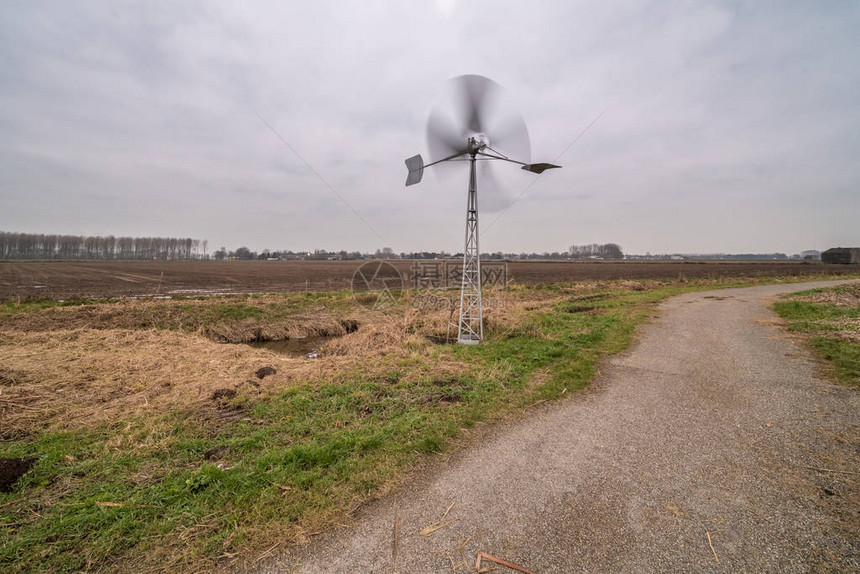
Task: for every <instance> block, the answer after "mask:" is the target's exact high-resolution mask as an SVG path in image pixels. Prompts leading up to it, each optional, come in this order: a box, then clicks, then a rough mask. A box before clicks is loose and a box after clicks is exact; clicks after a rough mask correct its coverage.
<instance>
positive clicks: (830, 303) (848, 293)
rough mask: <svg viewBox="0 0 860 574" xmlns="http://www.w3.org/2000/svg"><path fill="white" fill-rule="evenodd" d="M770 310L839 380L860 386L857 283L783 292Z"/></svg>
mask: <svg viewBox="0 0 860 574" xmlns="http://www.w3.org/2000/svg"><path fill="white" fill-rule="evenodd" d="M784 299H785V300H784V301H780V302H777V303H776V304H774V310H775V311H776V313H777V314H778V315H779V316H780V317H781V318H783V319H785V320H786V321H787V322H788V328H789V330H790V331H794V332H796V333H801V334H803V336H804V337H805V338H806V339H807V341H808V343H809V346H810V347H811V348H812V349H813V350H814V351H815V353H816V355H817V356H818V357H819V358H821V359H823V361H824V363H825V364H826V365H828V371H829V372H830V373H831V374H832V375H833V376H834V377H835V378H836V379H837V380H839V381H841V382H843V383H846V384H848V385H853V386H858V387H860V285H857V284H851V285H841V286H838V287H833V288H829V289H812V290H810V291H803V292H800V293H794V294H791V295H787V296H785V298H784Z"/></svg>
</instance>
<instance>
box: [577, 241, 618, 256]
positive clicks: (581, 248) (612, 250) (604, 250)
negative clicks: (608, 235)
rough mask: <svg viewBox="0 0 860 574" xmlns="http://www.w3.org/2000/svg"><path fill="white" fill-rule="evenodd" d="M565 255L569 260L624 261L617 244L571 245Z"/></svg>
mask: <svg viewBox="0 0 860 574" xmlns="http://www.w3.org/2000/svg"><path fill="white" fill-rule="evenodd" d="M567 254H568V255H569V256H570V258H571V259H624V253H623V252H622V251H621V246H620V245H618V244H617V243H606V244H604V245H599V244H597V243H591V244H589V245H571V246H570V247H568V248H567Z"/></svg>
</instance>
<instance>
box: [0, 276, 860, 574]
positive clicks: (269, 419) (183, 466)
mask: <svg viewBox="0 0 860 574" xmlns="http://www.w3.org/2000/svg"><path fill="white" fill-rule="evenodd" d="M759 282H760V281H759ZM740 284H744V282H743V280H733V281H732V283H731V284H727V283H725V282H720V283H718V284H717V286H721V287H722V286H730V285H740ZM713 286H715V283H714V282H710V283H708V282H702V283H699V284H697V285H693V286H685V285H680V284H675V285H669V286H662V287H657V288H652V289H649V290H642V291H631V290H625V289H623V288H621V287H619V286H617V285H615V284H611V283H610V284H607V285H605V286H603V287H601V288H600V289H599V291H598V292H596V293H592V294H590V296H589V297H587V298H585V297H582V296H581V295H577V294H573V292H568V291H565V288H564V287H560V286H552V287H546V288H520V289H521V292H524V291H528V290H529V289H531V290H533V291H534V292H535V293H536V294H541V293H545V292H547V291H549V292H552V293H554V294H563V297H562V298H561V299H560V300H559V301H558V302H557V303H555V304H554V307H553V308H552V309H550V310H544V311H541V312H538V311H535V312H533V313H531V314H530V315H529V316H528V317H527V320H526V321H525V322H524V324H522V325H519V327H518V328H517V329H515V330H513V331H507V330H504V329H502V328H498V329H496V330H495V331H494V330H490V331H489V332H488V333H487V335H488V336H487V341H486V342H485V343H484V344H481V345H478V346H459V345H439V346H433V347H430V348H429V350H426V351H424V352H423V354H422V353H414V354H412V355H410V356H408V357H406V358H403V357H399V358H392V359H390V360H388V362H387V363H385V364H384V365H383V366H382V372H384V373H385V374H384V375H381V376H380V375H379V372H380V370H379V369H376V370H373V371H369V370H365V369H362V368H361V366H360V365H358V366H355V367H353V368H350V369H346V370H344V371H343V372H340V373H338V374H337V376H336V377H335V379H334V380H306V381H298V382H296V383H295V384H294V385H293V386H291V387H289V388H287V389H286V390H284V391H283V392H281V393H280V394H277V395H273V396H268V397H266V398H265V399H263V400H260V401H258V402H256V403H253V404H245V405H244V406H245V407H246V409H247V410H245V411H244V412H243V414H242V416H241V418H238V419H236V420H232V421H231V420H226V421H225V420H219V419H217V418H215V419H199V418H194V417H190V416H189V414H188V413H186V412H168V413H161V414H159V415H157V416H150V417H149V418H135V419H131V420H125V421H122V423H121V424H104V425H99V426H96V427H94V428H88V429H85V430H82V431H78V432H75V433H63V432H47V431H46V432H43V433H41V434H39V433H37V434H34V435H31V436H29V437H24V438H21V439H18V440H9V441H5V442H2V443H0V457H12V456H36V457H38V458H39V460H38V462H37V463H36V465H35V467H34V469H33V470H32V471H31V472H30V473H28V474H27V475H26V476H25V477H24V478H23V479H22V480H21V481H19V483H18V484H17V486H16V487H15V490H14V491H13V492H11V493H8V494H0V570H2V571H3V572H10V573H17V572H73V571H79V570H87V571H100V570H105V571H109V570H117V569H128V570H135V569H142V568H146V567H148V568H153V567H154V568H157V569H160V570H168V571H174V570H177V571H207V570H211V569H212V568H214V567H216V566H217V565H219V564H225V563H227V562H228V561H229V560H230V558H231V557H232V556H234V555H237V554H238V555H239V556H249V555H253V554H254V553H259V552H261V551H263V550H265V549H267V548H269V547H271V546H272V545H273V544H276V543H281V544H289V543H291V542H294V541H296V540H298V539H299V538H300V537H301V536H302V535H304V534H307V533H310V532H316V531H320V530H322V529H325V528H327V527H329V526H331V524H332V523H333V522H334V521H336V520H338V519H339V518H338V517H342V516H343V514H344V513H345V512H348V511H349V510H350V509H351V508H354V507H356V506H357V505H358V504H359V503H360V502H361V501H363V500H366V499H367V498H369V497H372V496H375V495H377V494H378V493H380V492H381V491H384V490H386V489H388V488H390V487H392V486H393V485H395V484H396V483H397V482H398V480H400V479H401V478H402V477H403V476H404V475H405V474H406V473H407V472H408V470H409V469H410V468H413V467H414V464H415V463H416V462H418V461H420V460H426V458H427V457H428V456H432V455H433V454H434V453H438V452H442V451H445V450H446V449H449V448H451V447H452V445H453V444H454V439H459V437H462V436H463V433H462V430H463V429H467V428H470V427H473V426H474V425H476V424H478V423H483V422H492V421H496V420H499V419H502V418H505V417H510V416H517V415H518V414H519V413H521V412H522V410H521V409H522V408H523V407H526V406H528V405H530V404H532V403H534V402H537V401H539V400H547V399H550V400H551V399H557V398H559V397H562V396H566V395H568V394H569V393H572V392H573V391H575V390H577V389H579V388H582V387H584V386H586V385H588V383H589V381H590V380H591V379H592V377H593V375H594V372H595V368H596V365H597V364H598V362H599V361H600V360H601V358H603V357H605V356H606V355H607V354H610V353H616V352H618V351H621V350H623V349H625V348H626V347H627V346H629V344H630V343H631V341H632V338H633V333H634V330H635V327H636V325H637V324H639V323H641V322H642V321H644V320H647V318H648V317H649V316H650V315H651V314H652V312H653V305H654V304H655V303H657V302H659V301H661V300H663V299H665V298H666V297H669V296H671V295H674V294H677V293H680V292H684V291H689V290H693V289H704V288H708V287H713ZM347 299H348V298H347V296H346V295H345V294H343V293H340V294H319V295H315V294H307V295H306V294H301V295H290V296H285V297H284V298H283V300H278V301H274V302H272V301H271V298H261V299H257V298H253V297H248V298H241V299H238V300H237V299H236V298H227V299H224V300H223V301H222V302H220V303H219V304H217V305H214V307H215V308H214V309H212V310H209V311H206V313H208V314H206V315H204V316H202V317H198V321H199V323H198V324H204V325H205V324H207V323H214V322H220V321H226V320H242V319H245V318H248V317H253V318H266V317H269V316H271V315H269V314H267V313H266V312H264V311H266V310H268V309H274V311H273V313H274V314H275V315H277V316H280V314H288V313H289V312H293V313H295V312H297V311H300V310H302V309H305V308H307V305H305V304H304V303H307V304H308V305H314V306H317V307H318V306H320V305H326V306H331V307H336V308H339V309H348V308H349V305H350V304H351V303H350V302H349V301H348V300H347ZM160 305H161V303H159V306H160ZM183 305H193V301H173V302H164V306H165V307H164V308H165V309H166V311H165V312H170V313H177V314H180V315H184V314H188V313H191V312H193V311H198V310H199V309H198V308H193V309H184V310H183V308H182V306H183ZM261 305H262V307H261ZM31 311H32V310H31V309H25V310H19V312H31ZM810 320H811V319H810ZM836 351H837V354H840V355H844V353H843V352H842V351H841V350H838V349H837V350H836ZM452 359H454V360H458V361H459V364H460V365H462V367H461V368H460V369H459V370H458V371H457V372H456V373H451V372H445V373H439V372H437V371H436V365H437V364H439V363H440V361H442V360H445V361H446V362H447V364H451V360H452ZM854 361H855V362H854V365H855V367H854V368H855V369H856V364H857V356H856V354H855V355H854ZM855 372H856V370H855ZM372 373H376V374H372ZM236 400H237V401H238V400H239V399H236ZM211 449H221V450H222V451H223V454H222V455H221V456H220V458H216V459H211V460H207V458H206V456H205V453H207V451H211ZM100 503H101V504H100ZM104 503H111V504H109V505H105V504H104ZM113 504H121V506H114V505H113ZM341 519H342V518H341Z"/></svg>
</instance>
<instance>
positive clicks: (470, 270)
mask: <svg viewBox="0 0 860 574" xmlns="http://www.w3.org/2000/svg"><path fill="white" fill-rule="evenodd" d="M469 167H470V171H469V201H468V205H467V207H466V247H465V248H464V249H463V283H462V288H461V289H460V326H459V331H458V335H457V342H458V343H461V344H463V345H476V344H478V343H480V342H481V341H482V340H483V338H484V317H483V312H482V310H481V251H480V249H479V248H478V182H477V175H476V168H475V155H474V154H473V155H472V159H471V161H470V162H469Z"/></svg>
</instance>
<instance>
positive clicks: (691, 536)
mask: <svg viewBox="0 0 860 574" xmlns="http://www.w3.org/2000/svg"><path fill="white" fill-rule="evenodd" d="M834 284H835V282H834ZM820 285H824V284H823V283H816V284H814V285H811V284H796V285H778V286H766V287H755V288H747V289H732V290H724V291H712V292H709V293H695V294H687V295H682V296H679V297H674V298H672V299H670V300H668V301H666V302H665V303H663V304H662V305H661V306H660V308H659V309H660V315H659V318H658V319H657V320H655V321H654V322H653V323H652V324H650V325H646V326H644V327H642V328H641V329H640V331H639V333H640V337H639V340H638V342H637V343H636V344H635V345H634V346H633V347H632V348H631V349H630V350H628V351H627V352H625V353H623V354H621V355H618V356H616V357H614V358H613V359H611V360H610V361H608V363H607V364H606V365H605V366H604V368H603V369H602V373H601V374H600V376H598V378H597V381H596V382H595V384H594V385H593V386H592V388H591V389H590V390H588V391H586V392H584V393H578V394H577V395H576V396H574V397H572V398H571V399H568V400H566V401H562V402H560V403H556V404H554V405H550V406H547V407H545V408H541V407H536V408H533V409H531V410H530V411H529V414H528V416H527V417H524V418H525V420H522V421H519V422H515V423H510V424H507V425H503V426H502V427H501V428H499V429H497V430H496V431H493V432H491V433H490V434H489V435H488V436H487V437H485V438H484V439H482V440H479V441H477V444H475V445H474V446H472V447H470V448H468V449H466V450H465V451H464V452H461V453H458V454H456V455H454V456H453V457H451V458H450V459H449V460H447V462H446V464H443V465H441V468H438V469H435V470H433V471H430V472H428V473H427V474H426V475H424V476H422V477H419V478H418V479H417V480H415V481H413V482H412V484H411V485H409V486H407V487H405V488H404V489H402V490H401V491H399V492H397V493H396V494H394V495H392V496H389V497H385V498H383V499H381V500H379V501H377V502H375V503H373V504H371V505H369V506H367V507H365V508H364V509H363V510H362V511H360V512H359V513H358V516H357V518H356V521H355V523H354V524H352V525H351V526H349V527H346V528H343V529H340V530H337V531H335V532H333V533H330V534H328V535H325V536H322V537H320V538H318V539H316V540H315V541H314V542H313V543H312V544H310V545H308V546H306V547H303V548H300V549H298V550H297V551H295V552H294V553H292V554H290V555H286V556H281V557H279V558H277V559H275V560H272V561H271V562H270V563H268V564H265V565H263V566H262V567H261V568H259V569H258V570H257V572H259V573H273V572H361V573H370V572H380V573H381V572H400V573H412V572H415V573H418V572H451V571H452V568H457V567H458V566H459V568H457V570H458V571H460V572H474V569H473V567H474V564H475V558H476V555H477V553H478V552H485V553H487V554H490V555H493V556H496V557H499V558H502V559H505V560H507V561H509V562H511V563H514V564H517V565H519V566H522V567H523V568H526V569H528V570H529V571H532V572H535V573H546V572H601V573H604V572H779V573H791V572H860V464H858V463H860V393H858V392H857V391H856V390H852V389H848V388H845V387H841V386H837V385H834V384H830V383H827V382H825V381H823V380H821V379H820V378H819V377H818V375H817V374H816V372H817V371H816V366H815V364H814V363H813V361H812V359H811V358H810V356H809V354H808V353H807V352H806V351H805V350H804V349H803V348H802V347H801V346H800V345H799V344H798V343H796V342H795V341H793V340H792V339H791V338H790V337H788V336H787V335H786V334H785V333H784V332H782V331H780V329H779V328H778V326H777V325H775V322H774V315H773V314H772V313H771V312H770V311H769V310H767V304H768V303H769V301H770V300H771V299H772V297H774V296H775V295H778V294H781V293H787V292H790V291H798V290H802V289H807V288H810V287H812V286H820ZM821 469H828V470H821ZM832 471H841V472H832ZM451 503H454V505H453V507H452V508H451V509H450V512H449V513H448V515H447V517H446V519H457V520H455V521H453V522H451V523H450V524H447V525H446V526H444V527H442V528H440V529H438V530H436V531H435V532H433V533H432V534H430V535H429V536H421V535H420V534H419V532H420V531H421V530H422V529H423V528H425V527H427V526H429V525H432V524H434V523H437V522H438V521H439V520H440V517H441V516H442V515H443V514H444V512H445V510H446V508H448V507H449V505H451ZM395 521H397V522H398V524H399V528H398V537H397V538H398V543H397V545H396V556H394V554H395V553H394V550H395V549H394V547H393V546H394V545H393V542H392V541H393V534H394V525H395ZM709 536H710V541H709ZM467 564H468V567H467V566H466V565H467ZM484 565H487V562H486V561H484ZM489 565H491V566H492V564H489ZM493 572H497V573H501V572H514V570H510V569H508V568H505V567H503V566H498V565H496V566H495V567H494V569H493Z"/></svg>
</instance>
